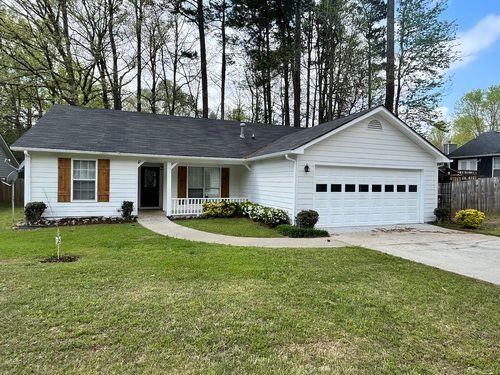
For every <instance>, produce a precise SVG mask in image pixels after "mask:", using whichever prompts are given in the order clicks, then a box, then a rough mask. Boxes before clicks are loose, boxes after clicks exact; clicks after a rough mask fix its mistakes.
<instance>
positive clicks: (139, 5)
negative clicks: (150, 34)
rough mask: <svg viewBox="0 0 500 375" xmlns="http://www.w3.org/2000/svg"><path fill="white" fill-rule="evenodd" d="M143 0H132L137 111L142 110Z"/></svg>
mask: <svg viewBox="0 0 500 375" xmlns="http://www.w3.org/2000/svg"><path fill="white" fill-rule="evenodd" d="M143 1H144V0H135V1H134V10H135V37H136V51H137V60H136V63H137V88H136V90H137V92H136V100H137V112H141V111H142V102H141V98H142V21H143V18H144V9H143V7H144V3H143Z"/></svg>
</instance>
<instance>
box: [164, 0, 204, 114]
mask: <svg viewBox="0 0 500 375" xmlns="http://www.w3.org/2000/svg"><path fill="white" fill-rule="evenodd" d="M173 1H174V10H173V11H174V12H176V13H180V14H182V15H183V16H184V17H186V19H187V20H189V21H190V22H193V23H194V24H195V25H196V27H197V29H198V44H199V51H200V73H201V101H202V115H201V116H202V117H204V118H208V73H207V48H206V41H205V27H206V20H205V7H204V5H203V0H193V1H188V0H173Z"/></svg>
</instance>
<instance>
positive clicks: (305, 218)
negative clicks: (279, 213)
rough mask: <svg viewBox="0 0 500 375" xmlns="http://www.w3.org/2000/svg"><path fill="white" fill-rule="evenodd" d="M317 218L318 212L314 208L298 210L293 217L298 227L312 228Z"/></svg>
mask: <svg viewBox="0 0 500 375" xmlns="http://www.w3.org/2000/svg"><path fill="white" fill-rule="evenodd" d="M318 219H319V214H318V213H317V212H316V211H314V210H307V211H300V212H299V213H298V214H297V216H296V217H295V223H296V225H297V226H298V227H299V228H314V226H315V225H316V223H317V222H318Z"/></svg>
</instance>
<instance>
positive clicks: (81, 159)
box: [71, 158, 104, 203]
mask: <svg viewBox="0 0 500 375" xmlns="http://www.w3.org/2000/svg"><path fill="white" fill-rule="evenodd" d="M73 161H93V162H94V163H95V193H94V199H74V198H73V181H74V179H73V169H74V164H73ZM98 168H99V166H98V159H84V158H71V202H78V203H90V202H97V195H98V194H97V187H98V186H99V185H98V181H97V180H98V179H99V170H98ZM87 181H89V180H87ZM103 203H104V202H103Z"/></svg>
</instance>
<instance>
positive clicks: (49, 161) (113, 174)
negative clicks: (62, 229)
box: [26, 153, 138, 217]
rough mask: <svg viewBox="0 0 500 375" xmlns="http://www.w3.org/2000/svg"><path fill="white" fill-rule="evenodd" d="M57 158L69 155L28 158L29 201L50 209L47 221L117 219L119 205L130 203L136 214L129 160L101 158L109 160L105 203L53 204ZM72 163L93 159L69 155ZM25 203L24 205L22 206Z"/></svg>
mask: <svg viewBox="0 0 500 375" xmlns="http://www.w3.org/2000/svg"><path fill="white" fill-rule="evenodd" d="M58 157H72V155H67V154H65V155H57V154H44V153H32V154H31V176H30V177H31V186H30V187H31V189H30V190H31V201H41V202H46V203H47V200H48V203H49V205H50V208H51V209H52V210H51V209H50V208H47V210H46V211H45V213H44V216H47V217H85V216H105V217H112V216H120V212H119V211H118V210H119V209H120V207H121V205H122V202H123V201H132V202H134V215H136V214H137V181H138V176H137V171H138V168H137V167H138V160H137V159H131V158H117V157H111V158H109V157H104V156H103V157H102V158H106V159H110V185H109V202H65V203H62V202H57V175H58V162H57V158H58ZM73 157H74V158H75V159H96V158H97V157H96V156H85V155H73ZM26 203H27V202H26Z"/></svg>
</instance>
